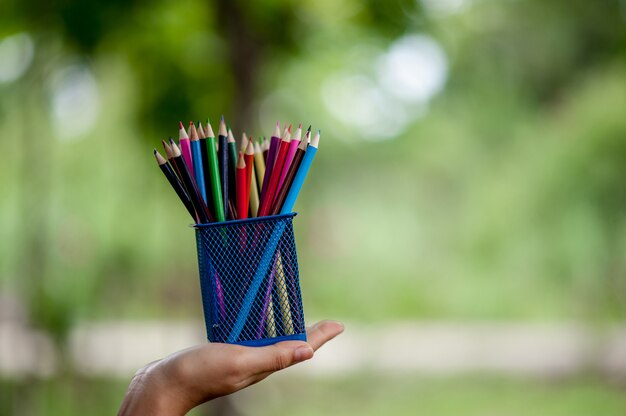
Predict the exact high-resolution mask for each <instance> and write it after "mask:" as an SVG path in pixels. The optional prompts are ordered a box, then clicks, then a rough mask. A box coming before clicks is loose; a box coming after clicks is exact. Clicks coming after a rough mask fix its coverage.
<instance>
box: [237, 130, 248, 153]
mask: <svg viewBox="0 0 626 416" xmlns="http://www.w3.org/2000/svg"><path fill="white" fill-rule="evenodd" d="M248 141H249V140H248V135H247V134H246V132H245V131H244V132H243V133H241V147H239V151H240V152H241V153H245V152H246V148H247V147H248Z"/></svg>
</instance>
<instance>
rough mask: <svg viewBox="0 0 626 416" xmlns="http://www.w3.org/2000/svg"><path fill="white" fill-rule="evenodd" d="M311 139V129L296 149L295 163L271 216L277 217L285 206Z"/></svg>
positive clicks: (290, 169)
mask: <svg viewBox="0 0 626 416" xmlns="http://www.w3.org/2000/svg"><path fill="white" fill-rule="evenodd" d="M310 138H311V127H310V126H309V129H308V130H307V132H306V134H305V135H304V139H303V140H302V141H301V142H300V145H299V146H298V148H297V149H296V154H295V155H294V157H293V161H292V162H291V166H289V171H288V172H287V176H285V182H284V183H283V185H282V187H281V188H280V191H279V192H278V195H277V196H276V199H275V200H274V204H273V205H272V209H271V211H270V215H277V214H278V213H279V212H280V210H281V208H282V206H283V204H284V203H285V198H286V197H287V193H288V192H289V188H290V187H291V184H292V183H293V179H294V178H295V176H296V172H298V168H299V167H300V163H301V162H302V158H303V157H304V153H305V152H306V148H307V146H308V143H309V139H310Z"/></svg>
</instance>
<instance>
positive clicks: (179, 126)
mask: <svg viewBox="0 0 626 416" xmlns="http://www.w3.org/2000/svg"><path fill="white" fill-rule="evenodd" d="M178 128H179V129H184V128H185V127H184V126H183V122H182V121H179V122H178Z"/></svg>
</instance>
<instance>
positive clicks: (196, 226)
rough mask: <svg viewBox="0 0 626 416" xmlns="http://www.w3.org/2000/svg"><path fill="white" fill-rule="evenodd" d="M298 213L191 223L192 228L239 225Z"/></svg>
mask: <svg viewBox="0 0 626 416" xmlns="http://www.w3.org/2000/svg"><path fill="white" fill-rule="evenodd" d="M296 215H298V213H297V212H295V211H294V212H291V213H289V214H279V215H268V216H265V217H255V218H246V219H245V220H229V221H220V222H210V223H205V224H191V225H190V227H191V228H195V229H200V228H214V227H223V226H226V225H237V224H250V223H255V222H262V221H266V220H280V219H284V218H293V217H295V216H296Z"/></svg>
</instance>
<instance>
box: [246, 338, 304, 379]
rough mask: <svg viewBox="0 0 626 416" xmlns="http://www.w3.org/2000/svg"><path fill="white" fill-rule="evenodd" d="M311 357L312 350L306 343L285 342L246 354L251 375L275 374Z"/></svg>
mask: <svg viewBox="0 0 626 416" xmlns="http://www.w3.org/2000/svg"><path fill="white" fill-rule="evenodd" d="M312 357H313V348H311V346H310V345H309V344H307V343H306V342H301V341H285V342H279V343H278V344H274V345H268V346H267V347H257V348H253V349H252V351H250V353H249V354H246V363H245V365H246V366H247V367H248V369H249V370H250V372H251V373H253V374H260V373H268V372H275V371H279V370H282V369H284V368H287V367H289V366H292V365H294V364H297V363H299V362H301V361H305V360H308V359H310V358H312Z"/></svg>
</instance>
